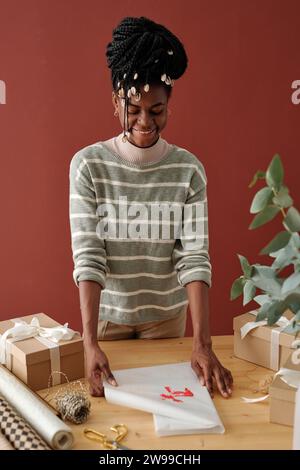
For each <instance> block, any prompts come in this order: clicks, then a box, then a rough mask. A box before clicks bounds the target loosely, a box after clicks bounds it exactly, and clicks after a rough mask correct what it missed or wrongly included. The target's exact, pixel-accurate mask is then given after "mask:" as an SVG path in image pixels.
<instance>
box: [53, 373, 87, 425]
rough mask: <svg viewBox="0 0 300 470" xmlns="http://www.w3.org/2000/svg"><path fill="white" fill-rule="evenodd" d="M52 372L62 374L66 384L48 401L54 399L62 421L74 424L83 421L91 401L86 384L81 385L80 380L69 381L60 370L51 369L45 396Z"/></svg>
mask: <svg viewBox="0 0 300 470" xmlns="http://www.w3.org/2000/svg"><path fill="white" fill-rule="evenodd" d="M53 374H62V375H63V376H64V377H65V379H66V381H67V385H66V386H64V388H60V389H59V390H58V391H57V392H56V394H55V396H54V397H52V398H51V399H50V400H49V401H51V400H54V402H55V408H56V409H57V411H58V412H59V414H60V416H61V418H62V420H63V421H66V420H68V421H70V422H71V423H74V424H82V423H85V422H86V420H87V418H88V416H89V414H90V410H91V402H90V400H89V398H88V392H87V387H86V385H83V384H82V382H81V381H80V380H76V381H75V382H72V383H71V382H69V380H68V377H67V376H66V374H64V373H63V372H60V371H53V372H52V373H51V374H50V376H49V380H48V394H47V395H46V397H47V396H48V395H49V389H50V383H51V380H52V377H53ZM78 387H79V388H78ZM46 397H44V399H45V398H46Z"/></svg>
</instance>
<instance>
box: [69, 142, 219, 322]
mask: <svg viewBox="0 0 300 470" xmlns="http://www.w3.org/2000/svg"><path fill="white" fill-rule="evenodd" d="M69 176H70V206H69V208H70V229H71V239H72V252H73V261H74V271H73V279H74V282H75V284H76V285H77V287H79V281H83V280H92V281H96V282H98V283H99V284H100V285H101V287H102V291H101V297H100V306H99V317H100V318H101V319H103V320H110V321H113V322H115V323H122V324H137V323H144V322H150V321H158V320H165V319H169V318H174V317H176V316H177V315H179V314H180V313H181V312H182V310H183V309H184V308H186V307H187V304H188V298H187V292H186V289H185V288H184V286H185V285H186V284H187V283H188V282H191V281H194V280H202V281H204V282H206V283H207V284H208V286H209V287H211V263H210V257H209V253H208V217H207V197H206V186H207V177H206V173H205V169H204V167H203V164H202V163H201V162H200V161H199V160H198V159H197V157H196V156H195V155H193V154H192V153H191V152H189V151H187V150H185V149H183V148H180V147H178V146H176V145H171V146H170V151H169V152H168V153H167V155H166V156H165V157H163V158H162V159H161V160H159V161H158V162H156V163H155V162H152V163H151V162H150V163H138V164H136V163H133V162H130V161H128V160H125V159H124V158H121V157H120V156H119V155H115V154H113V153H112V151H111V150H109V149H108V147H106V146H105V145H103V143H102V142H97V143H95V144H92V145H88V146H87V147H84V148H83V149H81V150H79V151H78V152H77V153H76V154H75V155H74V156H73V158H72V160H71V163H70V175H69ZM158 205H160V207H171V208H173V209H174V211H177V212H176V217H175V215H174V216H173V219H172V215H169V214H167V212H165V213H164V212H163V209H162V210H161V213H162V214H165V216H164V215H162V219H160V216H159V215H157V212H156V215H155V212H151V207H152V208H155V207H159V206H158ZM197 207H198V209H199V208H200V212H198V213H197V215H196V218H195V217H193V216H194V212H195V211H194V212H193V213H192V216H191V217H190V214H191V209H193V210H194V209H196V208H197ZM188 209H190V211H189V212H188V214H189V217H190V218H188V217H186V216H185V212H184V211H186V212H187V210H188ZM199 213H200V217H198V214H199ZM153 214H154V215H153ZM166 214H167V216H166ZM174 214H175V212H174ZM178 214H180V216H181V217H182V219H181V223H180V224H179V227H180V229H181V231H180V232H178V233H177V234H176V231H175V232H174V231H173V232H172V230H173V229H174V228H175V226H176V224H175V223H174V221H175V220H177V218H178ZM183 214H184V215H183ZM150 217H151V219H150ZM164 217H165V218H164ZM196 219H197V220H198V221H200V229H199V225H198V226H197V227H196V230H195V229H194V227H195V222H196ZM149 220H150V222H149ZM170 220H171V222H170ZM192 220H193V221H194V222H192ZM191 222H192V223H191ZM198 223H199V222H198ZM193 224H194V225H193ZM164 226H165V227H166V226H168V227H169V230H170V233H169V235H168V236H166V235H165V232H163V230H164V228H163V227H164ZM108 227H109V233H106V234H105V231H107V229H108ZM153 227H154V228H153ZM158 227H159V235H158V233H157V231H156V232H155V230H157V229H158ZM163 233H164V235H163ZM153 234H154V235H153Z"/></svg>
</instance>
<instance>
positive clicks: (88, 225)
mask: <svg viewBox="0 0 300 470" xmlns="http://www.w3.org/2000/svg"><path fill="white" fill-rule="evenodd" d="M69 180H70V194H69V195H70V199H69V220H70V229H71V243H72V253H73V262H74V270H73V279H74V282H75V284H76V286H77V287H79V281H86V280H91V281H96V282H98V284H100V285H101V287H102V288H105V282H106V274H107V271H108V267H107V259H106V247H105V240H103V239H101V238H99V236H98V234H97V231H96V227H97V223H98V221H99V216H98V215H97V200H96V194H95V190H94V187H93V182H92V179H91V175H90V172H89V169H88V166H87V162H86V160H85V159H84V158H82V157H81V156H80V154H79V153H77V154H75V155H74V157H73V158H72V160H71V163H70V172H69Z"/></svg>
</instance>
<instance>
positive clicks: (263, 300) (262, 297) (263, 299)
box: [253, 294, 270, 305]
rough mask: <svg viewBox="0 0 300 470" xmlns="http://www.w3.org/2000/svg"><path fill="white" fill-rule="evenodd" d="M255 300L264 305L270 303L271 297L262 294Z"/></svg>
mask: <svg viewBox="0 0 300 470" xmlns="http://www.w3.org/2000/svg"><path fill="white" fill-rule="evenodd" d="M253 300H255V302H257V303H258V304H259V305H264V304H265V303H266V302H270V297H269V296H268V295H265V294H260V295H257V296H256V297H254V298H253Z"/></svg>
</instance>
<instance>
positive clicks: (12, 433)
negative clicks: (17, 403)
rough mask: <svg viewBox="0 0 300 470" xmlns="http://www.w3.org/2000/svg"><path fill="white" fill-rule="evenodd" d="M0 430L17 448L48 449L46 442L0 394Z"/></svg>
mask: <svg viewBox="0 0 300 470" xmlns="http://www.w3.org/2000/svg"><path fill="white" fill-rule="evenodd" d="M0 430H1V432H2V434H3V435H4V436H5V437H6V439H7V440H8V441H9V442H10V444H11V445H12V446H13V447H14V448H15V449H17V450H50V447H48V446H47V444H46V442H45V441H43V440H42V439H41V438H40V436H39V435H38V434H37V433H36V432H35V430H34V429H32V427H31V426H29V424H28V423H26V421H24V419H23V418H21V416H19V415H18V414H17V412H16V410H14V409H13V408H12V407H11V406H10V405H9V403H8V402H7V401H6V400H5V399H4V398H3V397H1V396H0Z"/></svg>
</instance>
